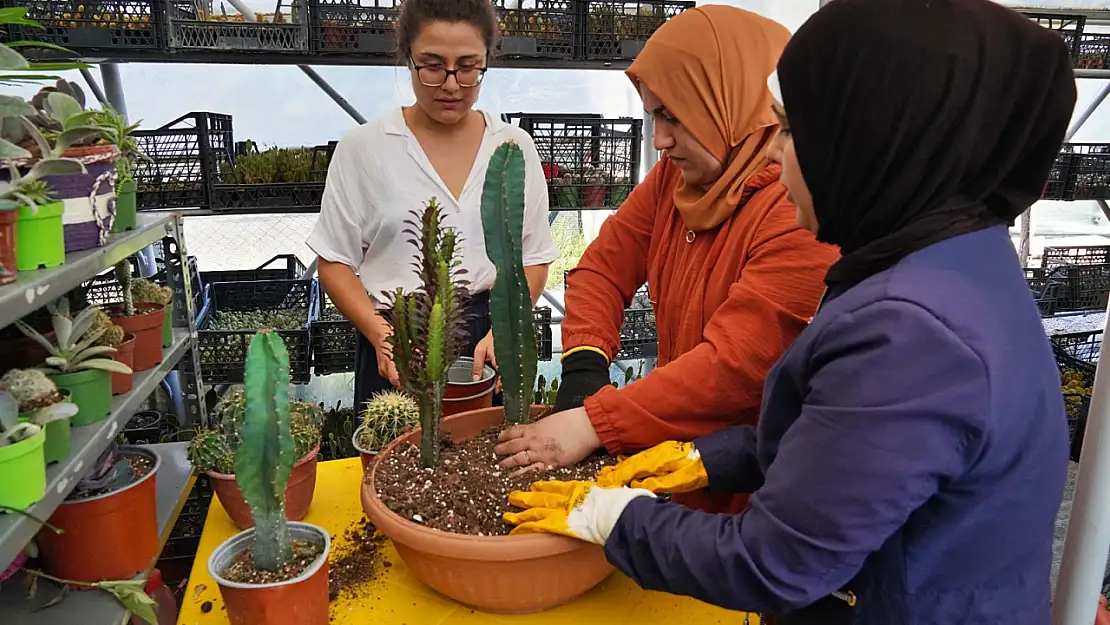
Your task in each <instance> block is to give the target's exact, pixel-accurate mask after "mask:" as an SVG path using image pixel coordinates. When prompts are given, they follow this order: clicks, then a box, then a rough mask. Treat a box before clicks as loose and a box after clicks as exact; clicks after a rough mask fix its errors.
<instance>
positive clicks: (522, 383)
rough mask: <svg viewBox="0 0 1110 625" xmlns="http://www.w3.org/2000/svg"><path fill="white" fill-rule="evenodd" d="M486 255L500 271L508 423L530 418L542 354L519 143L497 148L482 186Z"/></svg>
mask: <svg viewBox="0 0 1110 625" xmlns="http://www.w3.org/2000/svg"><path fill="white" fill-rule="evenodd" d="M482 232H483V235H484V236H485V240H486V255H487V256H489V259H490V262H492V263H493V265H494V267H495V268H496V269H497V277H496V278H495V279H494V282H493V289H491V290H490V298H489V311H490V319H491V323H492V326H493V336H494V337H495V338H496V340H495V341H494V344H493V349H494V352H495V354H496V356H497V363H498V364H499V365H500V372H499V373H500V375H501V387H502V389H504V397H505V421H506V422H508V423H524V422H526V421H528V419H529V417H530V412H529V411H530V409H531V405H532V396H533V389H534V387H535V383H536V368H537V366H538V365H537V360H538V358H539V354H538V353H537V346H536V328H535V321H534V319H533V316H532V294H531V291H530V290H529V288H528V278H527V276H526V275H525V274H524V252H523V251H522V249H521V246H522V238H523V234H524V153H523V152H522V151H521V150H520V146H519V145H517V144H516V142H514V141H506V142H505V143H502V144H501V145H500V146H498V147H497V149H496V150H494V152H493V156H491V157H490V160H489V169H488V170H487V171H486V182H485V186H484V187H483V188H482Z"/></svg>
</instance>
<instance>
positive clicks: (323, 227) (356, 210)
mask: <svg viewBox="0 0 1110 625" xmlns="http://www.w3.org/2000/svg"><path fill="white" fill-rule="evenodd" d="M357 130H358V129H356V132H357ZM357 145H358V141H357V140H356V138H355V137H352V136H351V135H348V136H346V137H343V139H342V140H341V141H340V142H339V143H338V145H336V146H335V152H333V153H332V158H331V163H330V164H329V165H328V176H327V181H326V182H325V183H324V196H323V198H322V199H321V201H320V217H319V218H317V220H316V226H315V227H314V228H313V229H312V232H311V233H310V234H309V235H308V240H307V241H306V242H305V244H306V245H308V247H309V248H310V249H311V250H312V251H313V252H316V255H317V256H319V257H320V258H323V259H324V260H326V261H329V262H333V263H343V264H344V265H347V266H348V267H350V268H351V269H354V270H355V271H358V269H359V265H361V264H362V257H363V253H364V252H363V247H364V244H363V240H362V233H363V223H364V219H365V216H364V215H365V211H366V210H368V209H369V203H370V198H369V197H368V189H367V186H368V185H367V184H366V180H365V179H366V176H367V175H368V174H369V171H368V169H367V168H366V167H364V166H363V162H362V158H361V156H360V155H359V150H358V149H357Z"/></svg>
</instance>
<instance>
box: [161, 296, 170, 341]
mask: <svg viewBox="0 0 1110 625" xmlns="http://www.w3.org/2000/svg"><path fill="white" fill-rule="evenodd" d="M165 317H166V318H165V320H164V321H163V322H162V348H163V349H169V348H170V347H172V346H173V302H172V301H171V302H170V303H169V304H166V315H165Z"/></svg>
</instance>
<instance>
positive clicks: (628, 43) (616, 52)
mask: <svg viewBox="0 0 1110 625" xmlns="http://www.w3.org/2000/svg"><path fill="white" fill-rule="evenodd" d="M578 7H579V8H580V10H584V11H585V15H584V16H583V18H582V19H583V20H584V23H585V29H584V32H585V36H584V37H583V44H582V45H583V51H582V53H581V58H584V59H587V60H591V61H592V60H600V61H631V60H633V59H635V58H636V55H637V54H639V53H640V51H641V50H643V49H644V44H646V43H647V40H648V38H649V37H651V35H652V33H654V32H655V31H656V30H657V29H658V28H659V27H660V26H662V25H663V23H664V22H666V21H667V20H669V19H670V18H672V17H674V16H676V15H678V14H679V13H681V12H683V11H685V10H686V9H690V8H693V7H694V2H683V1H677V0H627V1H626V0H584V1H582V2H579V3H578Z"/></svg>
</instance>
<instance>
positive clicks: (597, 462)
mask: <svg viewBox="0 0 1110 625" xmlns="http://www.w3.org/2000/svg"><path fill="white" fill-rule="evenodd" d="M501 429H502V428H500V427H494V428H489V429H487V430H485V431H483V432H482V433H481V434H480V435H478V436H476V437H474V438H472V439H470V440H468V441H465V442H463V443H460V444H458V445H456V444H454V443H452V442H451V441H450V440H449V439H446V438H445V439H444V440H443V441H442V443H441V444H440V456H439V457H440V463H439V466H438V467H436V468H434V469H425V468H424V467H422V466H421V465H420V449H419V448H417V447H416V446H415V445H404V446H401V447H399V448H397V449H395V450H394V451H393V452H392V453H390V454H389V456H387V457H386V458H384V459H382V462H381V464H380V465H379V466H378V470H377V475H376V477H375V480H376V486H377V490H378V497H380V498H381V500H382V503H384V504H385V505H386V506H387V507H389V509H390V510H392V511H393V512H395V513H396V514H398V515H400V516H401V517H403V518H405V519H408V520H410V521H413V522H416V523H420V524H421V525H424V526H426V527H430V528H433V529H437V530H443V531H446V532H454V533H456V534H470V535H476V536H504V535H506V534H508V533H509V531H510V530H512V526H511V525H508V524H506V523H505V522H504V521H503V520H502V518H501V515H502V514H504V513H505V512H508V511H509V510H510V509H511V506H510V505H509V493H510V492H512V491H514V490H527V489H528V488H529V487H530V486H531V485H532V482H535V481H537V480H592V479H594V477H595V476H596V475H597V472H598V471H599V470H600V469H601V468H602V467H604V466H608V465H611V464H615V463H616V458H614V457H612V456H609V455H607V454H604V453H596V454H594V455H592V456H590V457H588V458H586V459H585V460H583V461H582V462H580V463H578V464H576V465H574V466H571V467H559V468H555V469H547V470H540V471H531V472H528V473H526V474H524V475H518V476H515V477H509V476H510V474H511V473H512V472H513V470H511V469H504V468H502V467H500V466H498V464H497V463H498V461H499V460H501V458H500V457H499V456H497V454H495V453H494V452H493V447H494V445H496V444H497V436H498V434H499V433H500V432H501Z"/></svg>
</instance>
